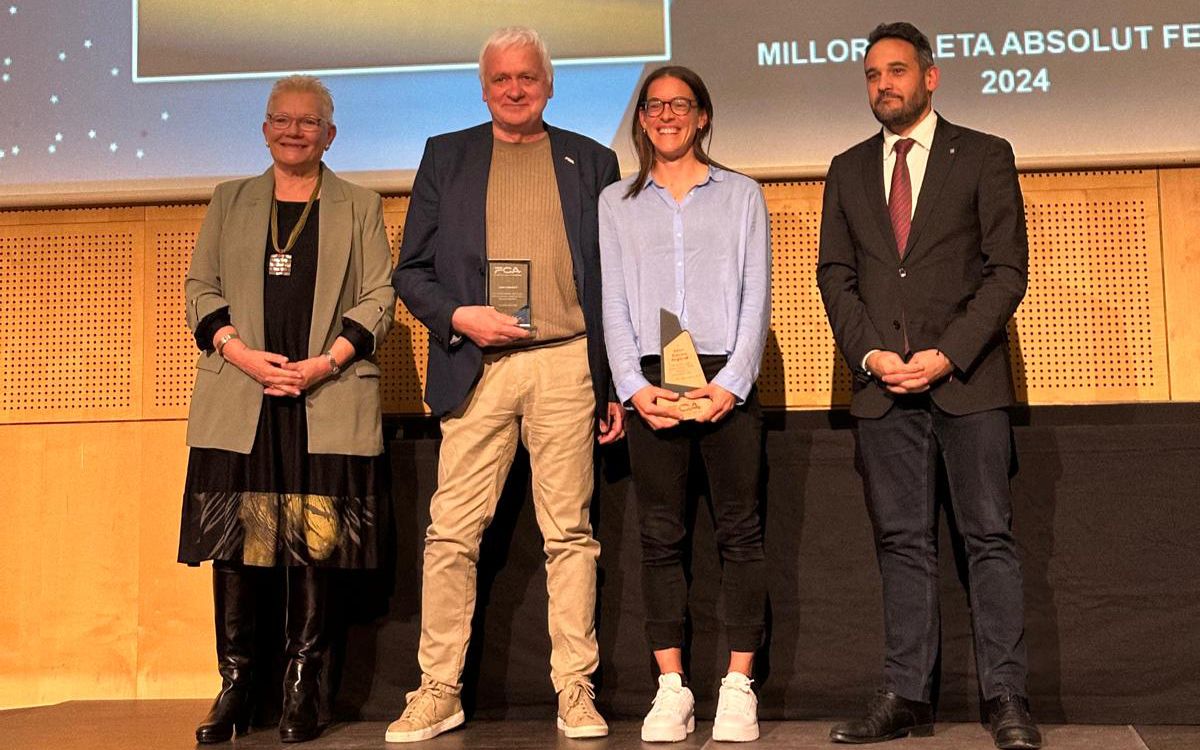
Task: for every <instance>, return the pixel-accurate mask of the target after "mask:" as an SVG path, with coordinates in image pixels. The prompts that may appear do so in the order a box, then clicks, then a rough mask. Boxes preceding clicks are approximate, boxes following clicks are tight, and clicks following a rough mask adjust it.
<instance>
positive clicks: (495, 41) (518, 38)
mask: <svg viewBox="0 0 1200 750" xmlns="http://www.w3.org/2000/svg"><path fill="white" fill-rule="evenodd" d="M509 47H533V48H534V49H535V50H537V53H538V57H540V58H541V59H542V72H543V73H545V74H546V82H547V83H548V84H550V85H551V86H554V64H553V63H552V62H550V50H548V49H547V48H546V43H545V42H543V41H542V35H541V34H539V33H537V32H536V31H534V30H533V29H531V28H529V27H528V26H505V27H504V28H502V29H496V30H495V31H493V32H492V35H491V36H489V37H488V38H487V41H486V42H484V43H483V47H482V48H481V49H480V50H479V82H480V83H481V84H483V85H485V86H486V85H487V81H486V80H484V72H483V58H484V57H485V56H487V53H488V52H490V51H491V50H493V49H507V48H509Z"/></svg>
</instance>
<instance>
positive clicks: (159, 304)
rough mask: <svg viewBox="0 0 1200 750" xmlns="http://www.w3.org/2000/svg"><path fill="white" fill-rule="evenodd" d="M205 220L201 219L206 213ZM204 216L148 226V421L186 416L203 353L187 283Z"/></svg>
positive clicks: (148, 223)
mask: <svg viewBox="0 0 1200 750" xmlns="http://www.w3.org/2000/svg"><path fill="white" fill-rule="evenodd" d="M198 208H199V210H200V211H201V212H202V211H203V207H198ZM201 216H202V214H201ZM201 216H197V217H194V218H187V219H181V220H174V221H161V220H151V221H148V222H147V223H146V238H147V244H148V245H149V248H150V256H149V258H148V259H147V263H146V277H147V278H146V288H147V289H148V290H150V292H151V293H150V294H149V295H148V296H147V299H146V328H145V341H146V363H147V370H148V372H147V376H148V377H147V379H146V389H145V391H144V393H143V404H144V412H145V416H146V418H148V419H170V418H176V417H180V416H186V415H187V407H188V403H189V401H190V399H191V395H192V385H193V383H194V382H195V378H196V374H195V373H196V371H195V365H196V356H197V354H198V351H199V350H198V349H197V348H196V344H195V340H194V339H193V337H192V335H191V332H190V331H189V330H188V327H187V319H186V316H185V315H184V297H183V282H184V278H185V277H186V276H187V270H188V265H189V264H190V263H191V259H192V248H193V247H195V244H196V237H197V235H198V234H199V233H200V222H201V220H202V219H201Z"/></svg>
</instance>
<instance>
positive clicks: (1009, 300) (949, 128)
mask: <svg viewBox="0 0 1200 750" xmlns="http://www.w3.org/2000/svg"><path fill="white" fill-rule="evenodd" d="M1028 261H1029V243H1028V239H1027V237H1026V229H1025V208H1024V203H1023V201H1022V198H1021V186H1020V183H1019V182H1018V180H1017V169H1016V164H1015V162H1014V160H1013V152H1012V147H1011V146H1010V145H1009V144H1008V142H1007V141H1005V140H1003V139H1002V138H997V137H996V136H993V135H988V134H986V133H980V132H978V131H975V130H969V129H967V128H963V127H959V126H957V125H954V124H952V123H950V122H947V121H946V120H945V119H944V118H942V117H941V116H940V115H939V117H938V124H937V130H936V131H934V136H933V145H932V147H931V149H930V154H929V162H928V165H927V166H926V168H925V179H924V180H923V182H922V183H921V194H920V196H919V197H918V199H917V210H916V213H915V214H914V215H913V222H912V230H911V232H910V233H909V236H908V247H907V248H906V250H905V253H904V256H903V258H901V256H900V253H899V251H898V249H897V247H896V238H895V234H894V233H893V231H892V224H891V219H890V218H889V216H888V209H887V202H886V200H885V198H884V187H883V135H882V133H879V134H876V135H875V136H874V137H872V138H868V139H867V140H866V141H863V142H862V143H860V144H858V145H857V146H854V147H853V148H851V149H850V150H848V151H846V152H845V153H842V154H839V155H838V156H837V157H835V158H834V160H833V163H831V164H830V165H829V175H828V177H827V178H826V180H825V197H824V205H823V207H822V211H821V247H820V259H819V261H818V266H817V285H818V286H819V287H820V289H821V297H822V298H823V299H824V302H825V310H826V312H827V313H828V315H829V322H830V325H831V326H832V327H833V336H834V339H835V340H836V341H837V344H838V347H839V348H840V349H841V351H842V354H843V355H844V356H845V357H846V360H847V363H848V364H849V366H850V370H851V372H853V373H854V374H855V378H854V396H853V399H852V401H851V403H850V411H851V413H852V414H854V415H855V416H858V417H866V418H875V417H881V416H883V415H884V414H886V413H887V411H888V410H889V409H890V408H891V406H892V402H893V398H894V397H893V396H892V394H891V393H890V392H889V391H888V390H887V389H886V388H884V387H883V386H882V385H881V384H880V383H879V382H878V381H876V380H873V379H871V378H870V377H869V376H867V375H866V373H864V372H863V371H862V367H861V364H862V359H863V357H864V356H865V355H866V354H867V352H869V351H871V350H872V349H884V350H887V351H892V352H896V353H899V354H903V353H904V342H905V337H906V335H907V341H908V344H909V349H910V350H911V351H914V352H916V351H921V350H923V349H939V350H941V352H942V353H943V354H945V355H946V356H947V357H949V358H950V361H951V362H953V363H954V367H955V369H954V372H953V373H952V375H951V376H950V377H949V378H946V379H943V380H941V381H940V382H938V383H937V384H935V385H934V386H933V387H932V388H931V389H930V395H931V397H932V398H933V400H934V402H935V403H936V404H937V405H938V406H939V407H940V408H941V409H943V410H945V411H947V412H949V413H951V414H970V413H974V412H978V411H983V410H985V409H995V408H999V407H1003V406H1008V405H1011V404H1012V402H1013V386H1012V372H1011V368H1010V365H1009V361H1008V340H1007V334H1006V326H1007V324H1008V321H1009V319H1010V318H1011V317H1012V315H1013V313H1014V312H1015V311H1016V309H1017V305H1018V304H1020V302H1021V298H1022V297H1023V296H1024V295H1025V286H1026V279H1027V275H1028V272H1027V266H1028Z"/></svg>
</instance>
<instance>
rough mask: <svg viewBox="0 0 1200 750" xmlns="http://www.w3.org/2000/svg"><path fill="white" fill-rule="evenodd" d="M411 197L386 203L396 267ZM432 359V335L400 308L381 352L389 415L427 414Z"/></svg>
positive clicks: (381, 386)
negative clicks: (427, 367) (424, 395)
mask: <svg viewBox="0 0 1200 750" xmlns="http://www.w3.org/2000/svg"><path fill="white" fill-rule="evenodd" d="M407 212H408V198H407V197H392V198H388V199H386V200H385V201H384V204H383V219H384V223H385V224H386V225H387V232H388V242H389V244H390V246H391V248H392V264H393V265H395V263H396V260H397V259H398V258H399V256H400V239H401V237H402V236H403V234H404V216H405V214H406V213H407ZM428 357H429V333H428V331H426V329H425V326H423V325H421V324H420V323H419V322H417V319H416V318H414V317H413V316H412V313H410V312H409V311H408V310H407V309H406V308H405V307H404V305H403V304H397V305H396V325H395V327H393V328H392V332H391V333H390V334H388V337H387V339H386V340H385V341H384V342H383V347H382V348H381V349H380V350H379V367H380V370H381V371H382V375H381V377H380V379H379V389H380V396H381V398H382V401H383V410H384V412H386V413H388V414H425V413H427V412H428V411H429V409H428V407H426V406H425V403H424V402H423V401H422V399H421V394H422V393H424V392H425V362H426V361H427V359H428Z"/></svg>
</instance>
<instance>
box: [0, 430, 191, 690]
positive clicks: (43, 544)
mask: <svg viewBox="0 0 1200 750" xmlns="http://www.w3.org/2000/svg"><path fill="white" fill-rule="evenodd" d="M142 434H143V433H142V425H141V424H140V423H137V422H124V423H111V422H110V423H106V422H98V423H91V424H64V425H58V424H40V425H3V426H0V456H3V457H4V458H3V460H0V485H2V486H3V487H5V488H6V489H5V502H4V523H3V524H0V570H3V571H4V575H3V576H0V601H3V602H4V606H3V607H0V641H3V643H4V644H5V647H4V648H3V649H0V706H13V705H28V704H42V703H54V702H57V701H61V700H67V699H76V698H78V699H102V698H118V697H119V698H131V697H134V687H135V674H136V671H137V661H138V648H137V638H136V636H137V629H138V586H137V583H138V570H137V548H138V509H139V506H140V505H141V504H142V503H143V501H144V498H143V496H142V493H141V492H140V483H141V476H142V475H143V474H145V473H149V472H150V471H152V470H151V469H150V468H149V467H146V466H144V465H143V464H142V462H141V461H140V460H139V451H140V448H141V444H142V441H141V435H142ZM167 531H168V530H165V529H158V530H157V533H159V534H163V533H167Z"/></svg>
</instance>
